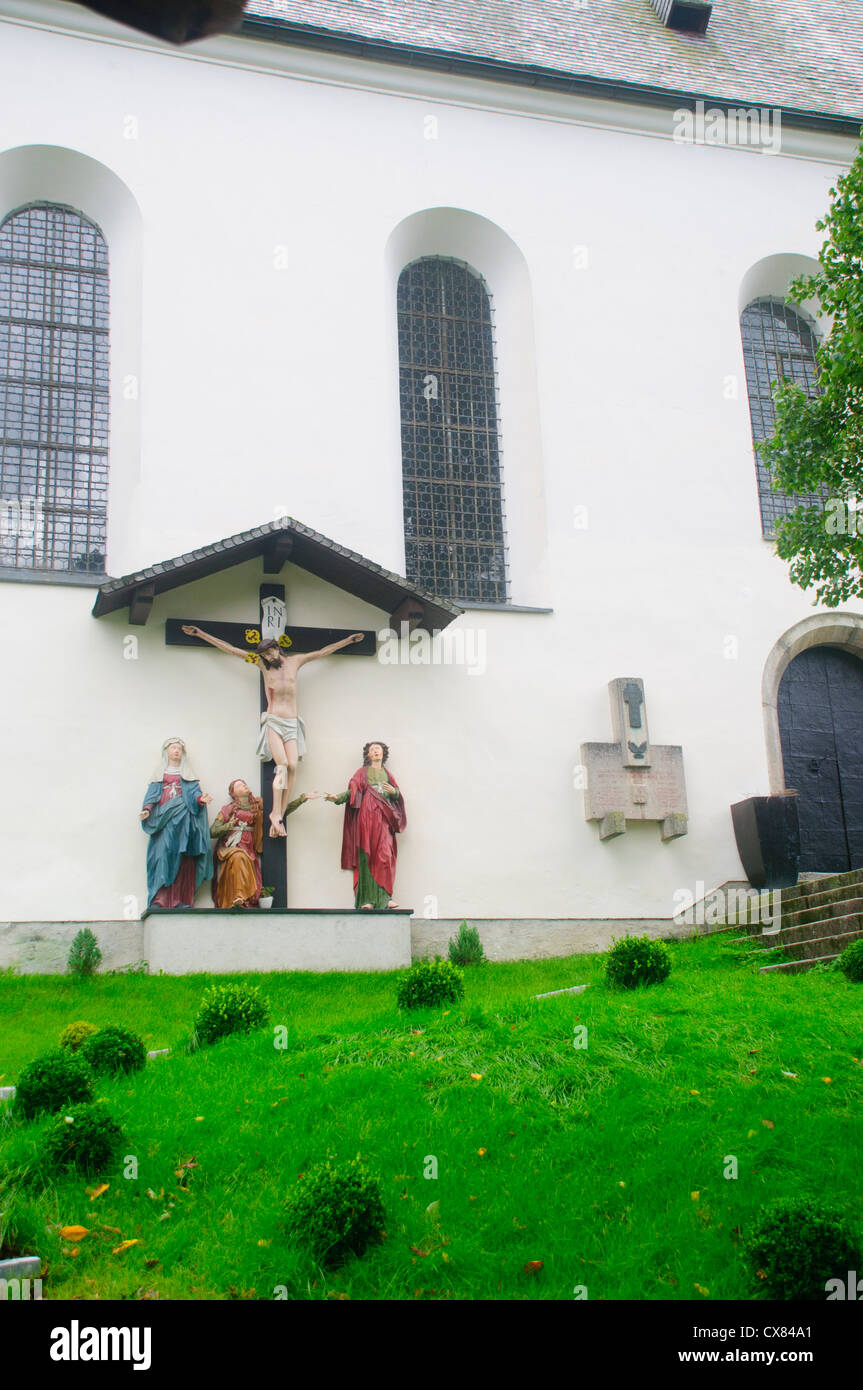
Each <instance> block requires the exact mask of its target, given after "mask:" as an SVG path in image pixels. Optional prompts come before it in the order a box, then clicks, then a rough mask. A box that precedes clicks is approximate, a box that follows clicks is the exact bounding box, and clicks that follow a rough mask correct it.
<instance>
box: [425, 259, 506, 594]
mask: <svg viewBox="0 0 863 1390" xmlns="http://www.w3.org/2000/svg"><path fill="white" fill-rule="evenodd" d="M398 335H399V374H400V378H399V389H400V400H401V422H402V477H403V485H404V525H405V556H406V560H405V567H406V574H407V577H408V578H409V579H412V580H413V581H414V582H415V583H417V584H419V585H421V586H422V588H424V589H430V590H431V591H432V593H436V594H440V595H441V596H442V597H445V598H454V599H472V600H475V601H481V602H488V603H505V602H506V599H507V576H506V547H505V539H504V528H503V497H502V488H501V469H500V447H499V441H498V420H497V400H496V381H495V361H494V337H493V332H492V317H491V300H490V297H489V293H488V290H487V289H486V287H485V284H484V283H483V281H482V279H481V278H480V277H479V276H478V275H476V274H474V272H473V271H472V270H471V269H470V268H469V267H468V266H466V265H464V264H462V263H461V262H460V261H453V260H447V259H444V258H441V257H437V256H436V257H430V258H427V259H424V260H420V261H415V262H414V263H413V264H412V265H409V266H407V267H406V269H405V270H403V271H402V274H401V276H400V278H399V284H398Z"/></svg>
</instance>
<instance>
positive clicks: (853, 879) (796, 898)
mask: <svg viewBox="0 0 863 1390" xmlns="http://www.w3.org/2000/svg"><path fill="white" fill-rule="evenodd" d="M858 883H859V884H863V869H848V870H846V872H845V873H842V874H824V875H823V877H821V878H810V879H801V881H800V882H799V883H798V884H797V885H796V887H794V888H783V889H781V892H782V906H783V909H784V908H785V907H786V906H787V907H788V908H789V909H790V910H791V911H794V910H795V909H796V908H798V907H803V906H808V905H809V903H808V899H810V898H813V897H817V896H818V895H819V894H820V893H827V892H833V891H835V890H836V889H838V888H846V887H848V886H849V885H850V884H858Z"/></svg>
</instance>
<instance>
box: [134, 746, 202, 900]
mask: <svg viewBox="0 0 863 1390" xmlns="http://www.w3.org/2000/svg"><path fill="white" fill-rule="evenodd" d="M211 800H212V798H211V797H210V796H205V795H204V794H203V793H202V792H201V786H200V783H199V782H198V780H197V778H196V777H195V774H194V772H193V770H192V768H191V766H190V764H189V759H188V754H187V752H186V745H185V744H184V742H183V740H182V739H180V738H169V739H166V740H165V742H164V743H163V745H162V766H161V768H156V770H155V771H154V773H153V779H152V781H151V782H150V785H149V786H148V788H147V792H146V795H145V797H144V804H143V807H142V809H141V828H142V830H143V831H144V834H145V835H147V836H148V837H149V843H148V845H147V907H148V908H149V907H163V908H169V907H191V906H192V905H193V903H194V901H195V894H196V893H197V891H198V889H199V888H200V886H201V884H202V883H205V882H206V880H207V879H210V878H212V877H213V856H212V852H211V849H210V827H209V823H208V821H207V812H206V809H205V808H206V805H207V803H208V802H209V801H211Z"/></svg>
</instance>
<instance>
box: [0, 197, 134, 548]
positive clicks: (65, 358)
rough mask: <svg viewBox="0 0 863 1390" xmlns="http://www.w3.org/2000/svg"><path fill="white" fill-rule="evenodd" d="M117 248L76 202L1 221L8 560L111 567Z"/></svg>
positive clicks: (0, 483)
mask: <svg viewBox="0 0 863 1390" xmlns="http://www.w3.org/2000/svg"><path fill="white" fill-rule="evenodd" d="M107 501H108V251H107V247H106V245H105V239H104V237H103V236H102V233H101V231H100V230H99V228H98V227H97V226H96V225H95V224H94V223H93V222H91V221H89V220H88V218H86V217H84V216H82V214H81V213H79V212H75V211H74V210H73V209H72V208H66V207H59V206H56V205H53V204H42V203H40V204H34V205H32V206H30V207H26V208H23V209H21V210H20V211H18V212H14V213H11V214H10V216H9V217H7V218H6V220H5V221H4V222H3V224H2V226H0V512H1V513H2V516H0V522H2V524H0V565H4V566H12V567H17V568H23V569H47V570H67V571H68V570H72V571H75V570H78V571H81V570H84V571H95V572H97V573H102V572H103V571H104V569H105V529H106V519H107Z"/></svg>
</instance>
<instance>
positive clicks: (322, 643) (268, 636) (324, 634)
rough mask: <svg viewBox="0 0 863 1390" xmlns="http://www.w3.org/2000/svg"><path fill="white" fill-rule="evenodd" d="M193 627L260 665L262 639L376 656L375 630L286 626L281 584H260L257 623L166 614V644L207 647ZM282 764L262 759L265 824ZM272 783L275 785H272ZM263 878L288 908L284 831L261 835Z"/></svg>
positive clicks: (290, 647)
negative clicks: (355, 634)
mask: <svg viewBox="0 0 863 1390" xmlns="http://www.w3.org/2000/svg"><path fill="white" fill-rule="evenodd" d="M186 627H194V628H199V629H201V630H203V631H205V632H206V633H207V634H208V635H209V636H210V637H214V638H217V639H218V640H219V641H220V642H223V643H226V644H227V645H228V646H229V647H230V648H232V649H233V650H235V651H240V652H244V653H245V654H246V657H247V660H249V661H251V662H254V663H256V664H259V661H258V657H257V656H256V653H255V649H256V647H257V646H258V645H259V644H260V643H262V642H268V641H272V642H276V643H278V645H279V647H281V648H282V649H283V650H285V651H286V652H290V653H291V654H292V655H303V654H307V653H309V652H317V651H320V650H321V649H322V648H326V647H329V646H333V645H334V644H337V643H341V642H346V643H347V644H346V645H345V646H343V647H341V648H340V650H339V651H338V653H337V654H338V655H340V656H342V655H344V656H348V655H350V656H374V655H375V654H376V652H377V640H376V634H375V633H374V632H363V633H362V637H361V640H360V641H353V642H347V639H349V638H350V637H351V635H352V634H351V633H350V632H348V631H346V630H345V629H336V628H322V627H288V625H287V608H286V605H285V587H284V585H283V584H262V585H261V587H260V616H259V619H258V622H257V624H253V623H223V622H210V621H208V620H206V619H202V620H200V621H197V620H194V619H191V618H169V619H168V620H167V621H166V623H165V642H166V644H167V645H168V646H169V647H206V646H208V645H210V644H208V643H207V642H205V641H203V640H202V639H201V638H200V637H196V636H192V635H190V634H189V633H186V632H184V630H183V629H184V628H186ZM260 688H261V712H262V714H263V713H265V712H266V711H267V708H268V704H267V692H266V690H265V688H264V682H263V679H262V680H261V682H260ZM282 771H283V769H282V768H278V769H277V767H276V764H275V763H274V762H261V797H262V799H263V802H264V823H265V825H268V824H269V816H270V812H271V811H272V810H273V807H274V805H276V804H277V803H276V802H274V790H275V794H276V797H278V796H279V794H280V791H281V787H282V786H283V785H284V783H283V782H280V781H277V780H276V779H277V777H278V774H279V773H280V772H282ZM274 781H275V782H276V786H275V789H274V786H273V783H274ZM261 876H262V878H263V880H264V882H265V883H266V884H267V885H270V884H272V885H273V888H274V890H275V891H274V894H273V907H274V908H276V909H278V908H285V907H287V877H288V871H287V851H286V839H285V836H284V835H281V836H275V837H271V836H270V835H267V834H265V836H264V841H263V849H262V853H261Z"/></svg>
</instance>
